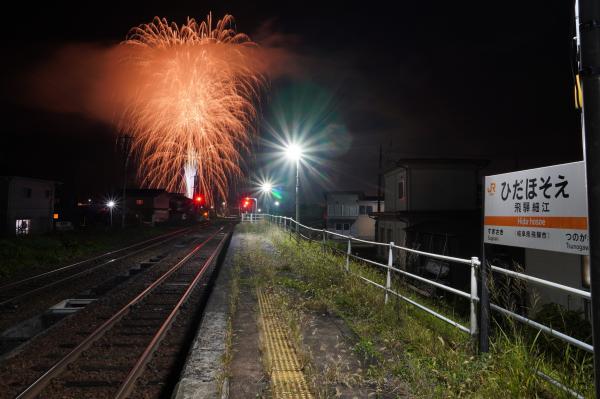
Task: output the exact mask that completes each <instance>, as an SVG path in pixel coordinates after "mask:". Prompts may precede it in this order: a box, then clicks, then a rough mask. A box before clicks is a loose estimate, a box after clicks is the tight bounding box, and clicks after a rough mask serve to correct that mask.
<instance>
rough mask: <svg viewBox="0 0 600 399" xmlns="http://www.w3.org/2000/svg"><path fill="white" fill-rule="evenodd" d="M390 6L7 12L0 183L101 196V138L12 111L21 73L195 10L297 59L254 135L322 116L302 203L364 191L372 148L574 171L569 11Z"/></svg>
mask: <svg viewBox="0 0 600 399" xmlns="http://www.w3.org/2000/svg"><path fill="white" fill-rule="evenodd" d="M390 3H391V2H390ZM395 3H396V5H395V7H392V6H390V5H388V4H387V2H386V3H378V2H374V1H371V2H361V3H356V5H351V3H350V2H339V3H337V4H336V3H332V2H324V1H321V2H318V3H312V4H311V3H308V2H279V3H277V4H276V5H271V4H268V3H259V4H257V3H256V2H248V1H240V2H220V3H214V2H205V1H188V2H166V1H160V2H159V1H143V2H142V1H135V2H114V3H111V2H105V1H103V2H100V1H96V2H90V3H89V4H88V2H78V3H73V4H72V5H69V3H65V2H60V4H59V3H58V2H52V3H51V2H46V4H45V5H35V6H33V5H32V4H30V3H26V2H19V3H18V4H17V3H13V5H16V6H17V9H16V10H15V11H13V12H11V13H10V14H4V18H3V23H2V24H1V25H2V26H1V29H2V30H3V32H2V35H1V38H2V40H0V46H1V47H2V54H3V57H2V58H3V63H2V66H1V67H0V68H1V69H2V79H1V80H2V96H1V99H0V101H1V102H2V109H3V122H2V124H1V128H0V129H1V130H2V134H3V138H4V141H3V142H4V143H3V145H2V146H1V147H0V168H2V169H0V174H6V173H10V174H21V175H30V176H39V177H46V178H54V179H57V180H61V181H63V182H65V183H66V184H68V185H70V186H72V187H76V189H77V191H78V192H79V193H80V194H81V195H87V194H88V193H91V194H100V193H101V192H103V191H106V190H110V189H111V186H112V185H113V184H114V181H115V176H116V175H117V173H118V168H117V167H116V162H115V146H114V131H113V130H112V129H111V128H109V127H108V126H105V125H103V124H101V123H100V122H95V121H91V120H87V119H86V118H84V117H82V116H77V115H67V114H52V113H49V112H46V111H42V110H39V109H36V108H32V107H27V106H24V105H22V104H21V105H20V104H19V101H16V100H15V99H16V98H18V97H19V93H20V92H21V91H22V90H23V79H22V77H23V75H24V73H26V72H27V71H28V70H30V68H32V67H35V66H36V65H40V64H41V63H43V62H44V61H45V60H46V59H47V58H48V57H49V56H50V55H51V54H52V52H53V51H54V50H56V49H58V48H60V47H61V46H64V45H65V44H69V43H78V42H84V43H114V42H118V41H120V40H122V39H123V38H124V36H125V34H126V33H127V31H128V30H129V29H130V28H131V27H132V26H135V25H138V24H140V23H144V22H149V21H150V20H151V19H152V17H153V16H155V15H158V16H164V17H167V18H168V19H171V20H175V21H177V22H180V23H181V22H183V21H184V20H185V17H186V16H188V15H189V16H193V17H197V18H198V19H203V17H204V16H205V15H206V14H207V13H208V12H209V11H212V12H213V14H214V16H215V17H220V16H222V15H223V14H224V13H231V14H233V15H234V16H235V18H236V21H237V27H238V30H239V31H242V32H245V33H249V34H250V35H251V36H253V37H254V38H257V40H260V39H261V38H262V37H264V32H265V31H268V32H271V33H276V34H278V35H281V37H283V38H284V42H285V43H286V46H287V47H288V49H289V51H291V52H293V53H294V54H297V55H298V56H300V57H302V59H304V60H305V61H306V62H305V63H303V64H302V65H303V67H304V68H305V70H304V71H303V72H302V74H300V75H297V76H294V77H284V78H277V79H275V80H274V81H273V82H272V83H271V87H270V90H269V92H268V94H267V96H266V97H265V100H264V105H263V111H264V115H265V116H264V118H265V120H264V121H263V124H261V135H262V137H263V138H264V139H267V140H271V139H272V137H271V135H270V134H269V133H268V132H267V130H268V129H266V128H264V126H268V125H271V126H273V118H274V117H275V116H276V115H277V113H278V112H283V111H285V112H292V113H293V112H295V111H298V110H300V111H306V112H312V113H315V114H320V116H319V118H317V119H318V120H317V121H316V122H315V125H314V126H313V128H314V130H313V131H312V132H309V133H310V134H309V137H308V139H309V140H312V142H313V143H316V144H318V146H316V147H315V151H314V152H313V153H312V155H313V157H314V159H313V161H312V164H311V166H312V171H313V173H307V175H306V176H304V178H305V179H306V180H305V181H306V182H308V183H307V184H306V185H305V187H306V190H307V192H313V193H319V192H321V191H323V190H326V189H362V190H366V191H368V192H371V193H374V192H375V191H376V181H377V178H376V174H377V157H378V146H379V145H380V144H381V145H383V149H384V155H385V158H386V159H387V160H391V159H394V158H398V157H427V158H429V157H446V158H448V157H450V158H454V157H462V158H482V159H489V160H490V161H492V163H491V168H492V169H493V171H494V172H496V171H504V170H510V169H514V168H519V169H522V168H527V167H534V166H540V165H548V164H552V163H559V162H568V161H573V160H579V159H581V140H580V132H579V119H578V118H579V115H578V113H577V112H576V111H575V110H574V108H573V94H572V90H573V88H572V84H573V77H572V72H571V62H572V60H571V57H572V52H571V37H572V35H573V31H572V4H570V2H565V1H558V0H556V1H554V0H552V1H530V2H523V1H505V2H493V3H489V2H488V3H486V2H477V3H475V2H473V3H471V4H467V3H465V2H448V1H430V2H414V1H413V2H395ZM417 3H427V4H417ZM290 107H297V108H298V110H289V108H290ZM282 110H283V111H282ZM311 135H313V136H314V137H310V136H311ZM256 150H257V151H258V154H257V155H256V158H255V162H250V171H251V172H256V170H254V167H255V166H256V165H264V164H265V163H267V164H268V163H269V162H268V161H265V159H269V158H264V157H263V156H262V155H261V154H262V152H268V151H269V149H268V147H267V145H265V143H264V142H261V143H260V144H258V145H257V146H256ZM272 169H273V168H272ZM305 170H307V171H308V170H311V168H310V167H308V168H305ZM259 174H260V173H259ZM278 178H279V179H280V180H281V179H283V178H284V176H283V175H281V176H280V177H278Z"/></svg>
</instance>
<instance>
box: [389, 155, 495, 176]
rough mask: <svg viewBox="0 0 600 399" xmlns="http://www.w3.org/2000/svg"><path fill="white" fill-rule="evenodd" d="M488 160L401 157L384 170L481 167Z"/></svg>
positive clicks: (486, 163)
mask: <svg viewBox="0 0 600 399" xmlns="http://www.w3.org/2000/svg"><path fill="white" fill-rule="evenodd" d="M488 163H489V160H487V159H475V158H401V159H398V160H396V162H395V163H394V166H392V167H391V168H389V169H388V170H386V173H388V172H391V171H393V170H395V169H397V168H405V169H416V168H425V167H443V166H453V167H460V168H462V169H482V168H484V167H485V166H487V165H488Z"/></svg>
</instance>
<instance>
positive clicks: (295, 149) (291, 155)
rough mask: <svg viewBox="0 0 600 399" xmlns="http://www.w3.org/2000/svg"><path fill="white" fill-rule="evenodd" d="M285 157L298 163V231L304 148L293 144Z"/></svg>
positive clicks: (288, 148)
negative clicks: (301, 162) (301, 161)
mask: <svg viewBox="0 0 600 399" xmlns="http://www.w3.org/2000/svg"><path fill="white" fill-rule="evenodd" d="M285 155H286V156H287V157H288V159H290V160H292V161H295V162H296V231H298V223H300V197H299V195H300V159H301V158H302V148H300V147H299V146H298V145H297V144H294V143H291V144H288V146H287V147H286V149H285Z"/></svg>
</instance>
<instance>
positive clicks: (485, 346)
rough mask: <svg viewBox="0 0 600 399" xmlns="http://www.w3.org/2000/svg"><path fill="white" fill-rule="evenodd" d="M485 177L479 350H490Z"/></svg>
mask: <svg viewBox="0 0 600 399" xmlns="http://www.w3.org/2000/svg"><path fill="white" fill-rule="evenodd" d="M485 187H486V181H485V177H484V178H483V179H482V182H481V189H482V193H481V263H480V266H479V289H480V297H479V352H480V353H488V352H489V351H490V338H489V337H490V293H489V288H488V278H489V276H490V273H491V270H490V266H489V264H488V262H487V257H486V254H485Z"/></svg>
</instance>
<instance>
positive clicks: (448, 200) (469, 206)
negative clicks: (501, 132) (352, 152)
mask: <svg viewBox="0 0 600 399" xmlns="http://www.w3.org/2000/svg"><path fill="white" fill-rule="evenodd" d="M486 164H487V162H485V161H480V160H468V159H401V160H399V161H397V162H396V164H395V166H393V167H392V168H391V169H389V170H388V171H387V172H386V173H385V174H384V182H385V191H384V193H385V197H384V198H385V203H386V209H385V211H384V212H380V213H377V214H376V215H375V216H376V218H377V241H379V242H386V243H387V242H394V243H395V244H396V245H400V246H404V247H408V248H414V249H419V250H422V251H426V252H434V253H438V254H445V255H450V256H459V257H471V256H477V255H478V254H479V252H480V237H481V227H480V224H481V215H480V201H481V200H480V198H481V197H480V195H479V187H480V184H479V170H480V169H481V168H482V167H483V166H485V165H486ZM378 256H379V257H380V258H384V259H385V258H387V250H386V248H384V247H380V248H379V253H378ZM395 263H396V264H397V265H398V266H400V267H401V268H405V269H407V270H410V271H411V272H414V273H417V274H421V275H425V276H427V277H434V278H436V279H444V280H445V282H446V283H448V284H450V285H452V286H456V287H461V286H464V284H466V283H467V282H468V276H469V274H468V268H467V267H463V266H461V265H454V264H453V265H449V264H447V263H445V262H439V261H434V260H431V259H426V258H424V257H422V256H407V254H406V252H403V251H399V253H398V254H396V258H395Z"/></svg>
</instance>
